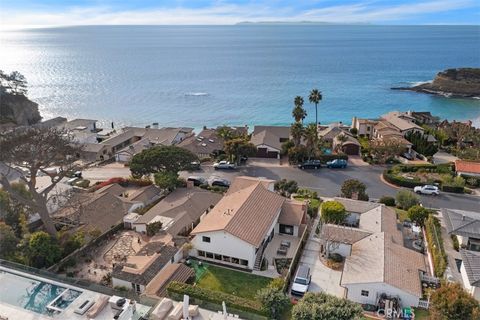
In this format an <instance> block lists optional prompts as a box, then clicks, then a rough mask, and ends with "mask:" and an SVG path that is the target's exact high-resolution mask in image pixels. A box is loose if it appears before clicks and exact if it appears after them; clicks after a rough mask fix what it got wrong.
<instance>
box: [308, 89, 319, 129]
mask: <svg viewBox="0 0 480 320" xmlns="http://www.w3.org/2000/svg"><path fill="white" fill-rule="evenodd" d="M322 98H323V97H322V92H321V91H320V90H318V89H312V91H310V95H309V96H308V101H310V103H314V104H315V127H316V126H317V125H318V104H319V102H320V101H321V100H322Z"/></svg>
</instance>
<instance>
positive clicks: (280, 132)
mask: <svg viewBox="0 0 480 320" xmlns="http://www.w3.org/2000/svg"><path fill="white" fill-rule="evenodd" d="M289 139H290V127H282V126H255V127H254V128H253V133H252V137H251V140H250V142H251V143H253V145H255V147H256V148H257V155H256V156H257V157H259V158H277V159H279V158H280V153H281V151H282V144H283V143H284V142H286V141H288V140H289Z"/></svg>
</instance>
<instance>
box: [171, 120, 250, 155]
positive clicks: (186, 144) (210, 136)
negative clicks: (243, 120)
mask: <svg viewBox="0 0 480 320" xmlns="http://www.w3.org/2000/svg"><path fill="white" fill-rule="evenodd" d="M220 128H222V127H218V128H216V129H213V128H207V127H203V130H202V131H201V132H200V133H199V134H198V135H194V134H191V135H189V136H188V137H186V138H185V139H183V141H181V142H180V143H179V144H178V146H179V147H182V148H184V149H187V150H189V151H191V152H192V153H194V154H196V155H197V156H198V157H199V158H200V159H206V158H210V157H215V156H217V155H218V154H221V153H223V148H224V143H225V141H224V139H223V138H222V137H221V136H220V135H219V134H218V132H219V131H218V130H219V129H220ZM228 129H230V130H231V131H232V134H233V135H234V136H241V135H245V136H246V135H247V134H248V127H247V126H245V127H228Z"/></svg>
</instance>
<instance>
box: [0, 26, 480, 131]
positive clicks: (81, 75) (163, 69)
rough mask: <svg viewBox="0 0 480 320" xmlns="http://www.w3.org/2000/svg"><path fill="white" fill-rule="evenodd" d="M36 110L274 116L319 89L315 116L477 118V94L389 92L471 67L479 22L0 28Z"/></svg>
mask: <svg viewBox="0 0 480 320" xmlns="http://www.w3.org/2000/svg"><path fill="white" fill-rule="evenodd" d="M0 41H1V42H0V47H1V49H0V69H2V70H4V71H6V72H10V71H13V70H18V71H20V72H21V73H23V74H24V75H25V76H26V78H27V80H28V83H29V97H30V98H31V99H32V100H34V101H36V102H37V103H38V104H39V105H40V112H41V114H42V115H43V117H44V118H45V119H48V118H52V117H55V116H65V117H67V118H93V119H97V120H99V122H100V124H101V125H103V126H108V127H109V126H110V123H111V122H114V124H115V125H116V126H124V125H139V126H144V125H148V124H151V123H153V122H158V123H159V124H160V125H161V126H191V127H194V128H201V127H202V126H205V125H206V126H216V125H222V124H229V125H245V124H248V125H255V124H271V125H284V124H289V123H291V122H292V117H291V109H292V107H293V99H294V97H295V96H297V95H300V96H303V97H304V98H305V102H306V103H305V108H306V109H307V112H308V117H307V119H306V122H310V121H312V122H313V121H314V120H315V107H314V106H313V105H311V104H310V103H308V93H309V91H310V90H311V89H312V88H318V89H320V90H321V91H322V93H323V100H322V101H321V103H320V105H319V121H320V122H321V123H330V122H336V121H343V122H345V123H350V122H351V119H352V117H353V116H357V117H378V116H380V115H382V114H384V113H386V112H388V111H390V110H402V111H406V110H417V111H431V112H432V113H433V114H435V115H438V116H440V117H442V118H447V119H458V120H465V119H472V120H474V121H475V123H476V124H478V125H480V100H474V99H450V98H444V97H439V96H433V95H427V94H421V93H415V92H404V91H395V90H391V89H390V88H391V87H394V86H406V85H412V84H414V83H417V82H424V81H429V80H432V79H433V78H434V76H435V74H436V73H437V72H439V71H441V70H444V69H446V68H455V67H480V26H373V25H361V26H346V25H345V26H343V25H235V26H85V27H65V28H51V29H30V30H21V31H8V32H7V31H4V32H1V33H0Z"/></svg>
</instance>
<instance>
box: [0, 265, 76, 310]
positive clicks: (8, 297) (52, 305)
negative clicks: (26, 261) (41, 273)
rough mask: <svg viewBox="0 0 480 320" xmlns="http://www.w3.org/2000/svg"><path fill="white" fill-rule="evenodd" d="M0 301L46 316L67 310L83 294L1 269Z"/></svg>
mask: <svg viewBox="0 0 480 320" xmlns="http://www.w3.org/2000/svg"><path fill="white" fill-rule="evenodd" d="M0 283H1V285H0V301H2V302H4V303H7V304H10V305H13V306H17V307H21V308H23V309H27V310H31V311H34V312H37V313H40V314H44V315H53V314H55V313H60V312H61V311H62V310H65V309H66V308H67V307H68V306H69V305H70V304H71V303H72V302H73V301H74V300H75V299H76V298H77V297H78V296H79V295H80V294H81V293H82V292H81V291H78V290H73V289H69V288H65V287H62V286H58V285H56V284H53V283H48V282H44V281H40V280H36V279H33V278H29V277H25V276H23V275H20V274H16V273H11V272H7V271H4V270H1V269H0Z"/></svg>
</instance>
